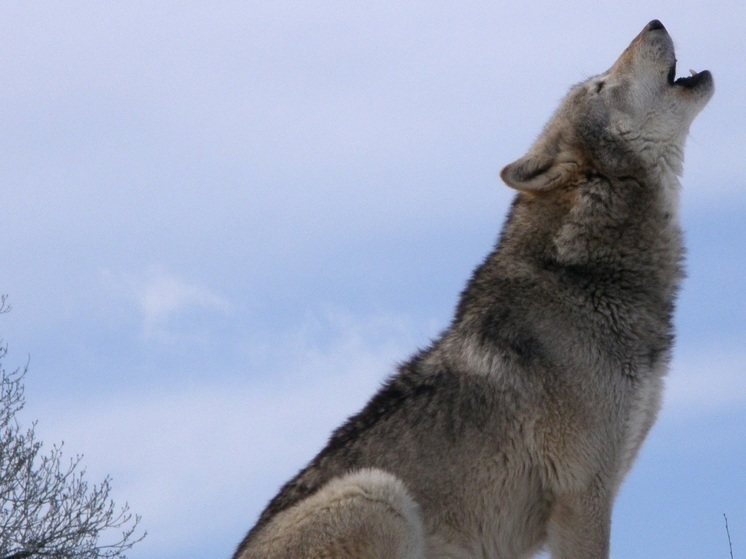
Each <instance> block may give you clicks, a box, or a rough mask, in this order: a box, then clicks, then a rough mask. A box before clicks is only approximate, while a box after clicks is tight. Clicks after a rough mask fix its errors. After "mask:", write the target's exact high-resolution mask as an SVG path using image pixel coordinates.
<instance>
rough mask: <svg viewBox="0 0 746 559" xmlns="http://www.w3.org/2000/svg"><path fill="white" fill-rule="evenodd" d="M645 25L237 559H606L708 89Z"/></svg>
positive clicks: (552, 129) (553, 134) (527, 159)
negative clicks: (443, 297)
mask: <svg viewBox="0 0 746 559" xmlns="http://www.w3.org/2000/svg"><path fill="white" fill-rule="evenodd" d="M674 74H675V55H674V49H673V44H672V41H671V38H670V37H669V35H668V33H667V31H666V30H665V28H664V27H663V25H662V24H660V22H658V21H652V22H650V23H649V24H648V25H647V26H646V27H645V28H644V29H643V31H642V32H641V33H640V34H639V35H638V36H637V37H636V38H635V39H634V41H633V42H632V43H631V44H630V46H629V47H628V48H627V50H625V51H624V53H623V54H622V56H621V57H620V58H619V60H617V62H616V63H615V64H614V65H613V66H612V68H611V69H610V70H609V71H607V72H605V73H603V74H600V75H598V76H594V77H592V78H590V79H588V80H587V81H585V82H583V83H581V84H578V85H577V86H575V87H573V88H572V89H571V90H570V92H569V94H568V95H567V97H566V98H565V100H564V101H563V102H562V104H561V105H560V107H559V109H558V110H557V111H556V112H555V114H554V116H553V117H552V119H551V120H550V121H549V123H548V124H547V126H546V128H545V129H544V131H543V133H542V134H541V136H540V137H539V138H538V140H537V141H536V142H535V144H534V145H533V146H532V147H531V148H530V150H529V151H528V153H527V154H526V155H525V156H524V157H522V158H520V159H518V160H517V161H515V162H514V163H512V164H510V165H508V166H507V167H506V168H505V169H504V170H503V172H502V177H503V180H504V181H505V182H506V183H507V184H508V185H509V186H511V187H513V188H515V189H517V190H518V194H517V196H516V198H515V201H514V202H513V205H512V208H511V210H510V213H509V215H508V218H507V221H506V223H505V225H504V228H503V231H502V233H501V235H500V238H499V241H498V243H497V246H496V248H495V250H494V251H493V252H492V253H491V254H490V255H489V256H488V257H487V259H486V260H485V261H484V263H483V264H482V265H481V266H479V267H478V268H477V269H476V271H475V272H474V274H473V276H472V278H471V280H470V281H469V282H468V285H467V286H466V289H465V290H464V291H463V293H462V294H461V299H460V301H459V304H458V307H457V309H456V313H455V317H454V319H453V322H452V323H451V325H450V326H449V328H448V329H447V330H445V331H444V332H443V333H442V334H441V336H440V337H439V338H438V339H437V340H435V341H434V342H433V343H432V345H431V346H430V347H429V348H427V349H425V350H423V351H420V352H419V353H417V354H416V355H414V357H412V358H411V359H410V360H409V361H408V362H406V363H404V364H402V365H401V366H400V367H399V370H398V372H397V373H396V374H395V375H394V376H393V377H391V378H390V379H389V380H388V382H387V383H386V384H385V385H384V386H383V387H382V388H381V390H380V391H379V392H378V393H377V394H376V395H375V396H374V397H373V398H372V399H371V400H370V402H369V403H368V405H367V406H366V407H365V408H364V409H363V410H362V411H361V412H360V413H359V414H357V415H355V416H354V417H352V418H350V419H349V420H348V421H347V422H346V423H345V424H344V425H343V426H342V427H340V428H339V429H338V430H337V431H335V432H334V434H333V435H332V437H331V439H330V441H329V443H328V444H327V446H326V447H325V448H324V449H323V450H322V451H321V452H320V453H319V454H318V455H317V456H316V457H315V458H314V459H313V460H312V461H311V462H310V464H309V465H308V466H307V467H306V468H305V469H303V470H302V471H301V472H300V473H299V474H298V475H297V476H296V477H295V478H293V479H292V480H291V481H289V482H288V483H287V484H286V485H285V486H284V487H283V488H282V489H281V490H280V492H279V494H278V495H277V496H276V497H275V498H274V499H273V500H272V501H271V502H270V503H269V505H268V506H267V508H266V509H265V510H264V512H263V513H262V514H261V516H260V518H259V520H258V522H257V524H256V525H255V526H254V528H253V529H252V530H251V531H250V532H249V534H248V535H247V536H246V538H245V539H244V541H243V542H242V543H241V545H240V547H239V548H238V550H237V552H236V554H235V556H234V558H235V559H239V558H240V559H250V558H251V559H279V558H283V559H300V558H321V557H329V558H332V557H333V558H339V559H341V558H346V559H352V558H355V559H361V558H371V559H372V558H378V559H392V558H408V559H414V558H420V559H422V558H429V559H432V558H439V559H445V558H450V559H457V558H458V559H461V558H463V559H466V558H485V559H486V558H491V559H496V558H500V559H513V558H521V557H531V556H533V555H534V554H536V553H537V552H538V551H540V550H541V549H542V548H548V550H549V552H550V553H551V556H552V557H553V558H554V559H584V558H586V559H603V558H607V557H608V554H609V534H610V522H611V512H612V504H613V500H614V496H615V494H616V492H617V490H618V488H619V485H620V483H621V482H622V479H623V477H624V476H625V474H626V473H627V471H628V470H629V468H630V467H631V465H632V462H633V461H634V459H635V456H636V454H637V452H638V450H639V448H640V445H641V444H642V442H643V439H644V438H645V436H646V434H647V432H648V430H649V429H650V427H651V426H652V424H653V422H654V419H655V416H656V414H657V412H658V408H659V405H660V398H661V390H662V377H663V375H664V374H665V372H666V370H667V366H668V362H669V359H670V355H671V345H672V341H673V330H672V313H673V311H674V302H675V298H676V293H677V290H678V288H679V283H680V281H681V278H682V275H683V272H682V258H683V248H682V239H681V232H680V229H679V225H678V218H677V204H678V189H679V182H678V176H679V175H680V173H681V169H682V161H683V147H684V140H685V138H686V135H687V132H688V129H689V125H690V124H691V122H692V120H693V119H694V117H695V116H696V115H697V113H698V112H699V111H700V110H701V109H702V108H703V107H704V106H705V104H706V103H707V101H708V100H709V99H710V97H711V95H712V93H713V90H714V88H713V80H712V76H711V75H710V73H709V72H702V73H699V74H696V75H693V76H692V77H690V78H685V79H680V80H676V81H674Z"/></svg>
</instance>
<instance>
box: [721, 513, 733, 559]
mask: <svg viewBox="0 0 746 559" xmlns="http://www.w3.org/2000/svg"><path fill="white" fill-rule="evenodd" d="M723 518H725V533H726V534H727V535H728V547H729V548H730V559H733V544H732V543H731V542H730V530H728V517H727V516H725V513H723Z"/></svg>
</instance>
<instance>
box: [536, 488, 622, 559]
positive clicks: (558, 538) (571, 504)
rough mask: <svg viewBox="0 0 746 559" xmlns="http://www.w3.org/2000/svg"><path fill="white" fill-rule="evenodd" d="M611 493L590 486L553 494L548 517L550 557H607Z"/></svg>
mask: <svg viewBox="0 0 746 559" xmlns="http://www.w3.org/2000/svg"><path fill="white" fill-rule="evenodd" d="M611 506H612V496H611V494H610V492H609V491H608V490H606V489H599V488H598V487H594V488H592V489H589V490H587V491H584V492H579V493H571V494H566V495H561V496H557V498H556V500H555V502H554V505H553V508H552V513H551V516H550V519H549V530H548V544H549V551H550V554H551V557H552V559H608V557H609V540H610V535H611Z"/></svg>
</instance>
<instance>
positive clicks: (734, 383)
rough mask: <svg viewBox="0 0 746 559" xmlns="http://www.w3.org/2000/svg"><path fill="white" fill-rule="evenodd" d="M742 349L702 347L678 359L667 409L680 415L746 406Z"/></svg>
mask: <svg viewBox="0 0 746 559" xmlns="http://www.w3.org/2000/svg"><path fill="white" fill-rule="evenodd" d="M745 377H746V351H744V350H743V346H741V347H739V348H738V349H735V348H734V347H732V346H731V347H727V348H726V347H723V348H720V347H709V348H703V349H702V350H701V351H699V352H698V353H696V354H693V353H686V354H683V355H680V356H676V357H675V358H674V361H673V363H672V365H671V368H670V371H669V374H668V377H667V381H666V392H665V400H664V403H665V408H666V409H670V411H671V412H673V413H676V414H677V415H684V416H690V415H696V414H700V413H709V412H715V411H722V410H724V409H728V408H732V407H736V406H743V405H745V404H746V382H744V378H745Z"/></svg>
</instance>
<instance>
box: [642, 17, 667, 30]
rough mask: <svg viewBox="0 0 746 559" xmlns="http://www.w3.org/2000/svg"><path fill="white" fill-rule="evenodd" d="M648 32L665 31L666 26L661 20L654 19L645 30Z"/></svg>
mask: <svg viewBox="0 0 746 559" xmlns="http://www.w3.org/2000/svg"><path fill="white" fill-rule="evenodd" d="M646 29H647V30H648V31H657V30H658V29H663V30H664V31H665V30H666V26H665V25H663V24H662V23H661V20H659V19H654V20H653V21H651V22H650V23H648V25H647V28H646Z"/></svg>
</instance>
